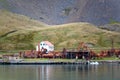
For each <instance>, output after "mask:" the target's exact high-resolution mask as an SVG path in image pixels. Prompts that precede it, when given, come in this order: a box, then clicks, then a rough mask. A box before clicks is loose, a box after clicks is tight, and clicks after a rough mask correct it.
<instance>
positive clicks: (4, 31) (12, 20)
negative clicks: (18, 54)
mask: <svg viewBox="0 0 120 80" xmlns="http://www.w3.org/2000/svg"><path fill="white" fill-rule="evenodd" d="M44 27H47V25H46V24H43V23H41V22H38V21H35V20H32V19H30V18H28V17H25V16H23V15H18V14H13V13H10V12H8V11H5V10H0V49H17V48H18V47H19V49H20V48H21V49H23V48H26V47H27V48H29V47H32V48H33V46H32V40H33V31H36V30H38V29H42V28H44ZM9 36H10V37H9ZM11 38H12V39H11Z"/></svg>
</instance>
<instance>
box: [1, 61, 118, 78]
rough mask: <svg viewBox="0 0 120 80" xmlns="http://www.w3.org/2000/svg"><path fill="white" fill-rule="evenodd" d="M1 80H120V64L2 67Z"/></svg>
mask: <svg viewBox="0 0 120 80" xmlns="http://www.w3.org/2000/svg"><path fill="white" fill-rule="evenodd" d="M0 80H120V64H110V63H109V64H100V65H0Z"/></svg>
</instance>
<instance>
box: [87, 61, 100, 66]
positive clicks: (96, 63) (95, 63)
mask: <svg viewBox="0 0 120 80" xmlns="http://www.w3.org/2000/svg"><path fill="white" fill-rule="evenodd" d="M89 64H91V65H98V64H99V63H98V62H97V61H96V62H90V63H89Z"/></svg>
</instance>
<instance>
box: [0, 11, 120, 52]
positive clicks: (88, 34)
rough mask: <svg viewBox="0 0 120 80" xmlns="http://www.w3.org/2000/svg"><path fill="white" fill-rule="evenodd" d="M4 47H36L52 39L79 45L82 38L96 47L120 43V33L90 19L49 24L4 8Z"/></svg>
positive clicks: (0, 18)
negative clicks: (112, 41) (80, 21)
mask: <svg viewBox="0 0 120 80" xmlns="http://www.w3.org/2000/svg"><path fill="white" fill-rule="evenodd" d="M0 14H1V15H0V50H15V49H20V50H22V49H35V45H36V44H38V42H40V41H43V40H48V41H50V42H52V43H53V44H54V45H55V49H57V50H58V49H62V48H63V47H66V48H76V47H77V46H78V44H79V43H80V42H85V43H88V44H92V45H93V47H110V46H111V39H113V40H114V45H115V46H116V47H120V33H119V32H111V31H107V30H102V29H99V28H97V27H96V26H94V25H92V24H89V23H70V24H64V25H54V26H48V25H46V24H43V23H41V22H38V21H35V20H32V19H30V18H28V17H25V16H22V15H17V14H13V13H10V12H7V11H4V10H1V11H0Z"/></svg>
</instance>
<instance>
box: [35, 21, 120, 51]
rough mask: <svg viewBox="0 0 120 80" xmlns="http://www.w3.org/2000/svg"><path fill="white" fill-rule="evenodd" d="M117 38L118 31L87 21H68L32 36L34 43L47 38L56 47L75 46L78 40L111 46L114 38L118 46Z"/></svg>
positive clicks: (119, 44) (95, 45)
mask: <svg viewBox="0 0 120 80" xmlns="http://www.w3.org/2000/svg"><path fill="white" fill-rule="evenodd" d="M119 39H120V33H118V32H111V31H107V30H102V29H99V28H96V26H94V25H92V24H89V23H70V24H64V25H55V26H52V27H50V28H46V29H44V30H40V31H39V32H37V33H36V35H35V36H34V42H35V43H34V44H37V43H38V42H39V41H42V40H49V41H51V42H52V43H53V44H54V45H55V48H56V49H62V48H64V47H67V48H77V46H78V45H79V43H80V42H85V43H87V44H90V45H92V46H93V47H111V41H112V40H114V45H115V46H116V47H120V41H119Z"/></svg>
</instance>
